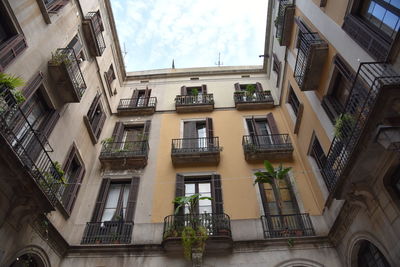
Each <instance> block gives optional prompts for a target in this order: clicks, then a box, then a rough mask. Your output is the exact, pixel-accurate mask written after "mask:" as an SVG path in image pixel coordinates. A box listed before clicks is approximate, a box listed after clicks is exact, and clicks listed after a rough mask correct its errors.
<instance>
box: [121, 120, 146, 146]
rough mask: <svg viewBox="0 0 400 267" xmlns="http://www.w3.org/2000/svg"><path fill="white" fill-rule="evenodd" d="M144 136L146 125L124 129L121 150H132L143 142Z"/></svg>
mask: <svg viewBox="0 0 400 267" xmlns="http://www.w3.org/2000/svg"><path fill="white" fill-rule="evenodd" d="M143 134H144V125H137V126H126V127H124V132H123V137H122V143H121V148H122V149H126V150H131V149H132V148H134V147H136V146H137V144H139V141H142V139H143Z"/></svg>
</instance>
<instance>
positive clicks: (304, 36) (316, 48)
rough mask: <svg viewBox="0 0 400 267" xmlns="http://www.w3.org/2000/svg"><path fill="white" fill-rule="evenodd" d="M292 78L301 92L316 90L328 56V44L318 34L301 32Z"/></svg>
mask: <svg viewBox="0 0 400 267" xmlns="http://www.w3.org/2000/svg"><path fill="white" fill-rule="evenodd" d="M299 37H300V38H299V41H300V46H299V50H298V52H297V59H296V66H295V69H294V77H295V79H296V81H297V84H298V85H299V87H300V89H301V90H302V91H310V90H317V89H318V87H319V83H320V80H321V75H322V70H323V67H324V64H325V61H326V57H327V55H328V44H327V43H326V42H325V41H324V40H322V39H321V38H320V36H319V34H318V33H308V32H306V33H305V32H302V33H300V35H299Z"/></svg>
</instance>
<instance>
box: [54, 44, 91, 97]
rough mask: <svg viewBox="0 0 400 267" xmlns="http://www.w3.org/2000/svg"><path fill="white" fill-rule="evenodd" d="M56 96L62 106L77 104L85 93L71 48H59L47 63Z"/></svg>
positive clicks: (83, 82) (84, 86)
mask: <svg viewBox="0 0 400 267" xmlns="http://www.w3.org/2000/svg"><path fill="white" fill-rule="evenodd" d="M48 68H49V72H50V75H51V77H52V78H53V80H54V82H55V85H56V89H57V96H58V97H59V99H60V100H61V102H62V103H63V104H65V103H78V102H80V100H81V97H82V96H83V94H84V93H85V90H86V83H85V80H84V78H83V75H82V72H81V68H80V67H79V63H78V61H77V59H76V55H75V52H74V50H73V49H72V48H59V49H57V51H56V52H55V53H54V54H53V56H52V59H51V60H50V61H49V63H48Z"/></svg>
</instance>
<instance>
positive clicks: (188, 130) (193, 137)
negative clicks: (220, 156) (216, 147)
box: [182, 118, 214, 151]
mask: <svg viewBox="0 0 400 267" xmlns="http://www.w3.org/2000/svg"><path fill="white" fill-rule="evenodd" d="M183 138H184V140H183V143H182V145H183V148H185V149H193V150H196V151H203V150H208V149H211V148H212V147H213V143H214V142H213V127H212V119H211V118H206V119H205V120H200V121H185V122H184V124H183Z"/></svg>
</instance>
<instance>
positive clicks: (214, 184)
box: [175, 174, 224, 215]
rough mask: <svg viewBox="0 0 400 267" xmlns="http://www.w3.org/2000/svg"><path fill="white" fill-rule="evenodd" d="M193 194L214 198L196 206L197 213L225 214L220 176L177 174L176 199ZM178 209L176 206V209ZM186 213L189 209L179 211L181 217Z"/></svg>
mask: <svg viewBox="0 0 400 267" xmlns="http://www.w3.org/2000/svg"><path fill="white" fill-rule="evenodd" d="M193 194H201V196H205V197H211V198H212V200H200V201H199V203H198V204H197V206H196V213H198V214H203V213H217V214H222V213H224V209H223V199H222V188H221V177H220V175H218V174H212V175H210V176H199V177H194V176H183V175H181V174H177V175H176V190H175V197H179V196H191V195H193ZM176 207H177V206H176V205H175V209H176ZM184 213H188V208H187V207H185V209H181V210H180V211H179V214H181V215H182V214H184Z"/></svg>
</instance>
